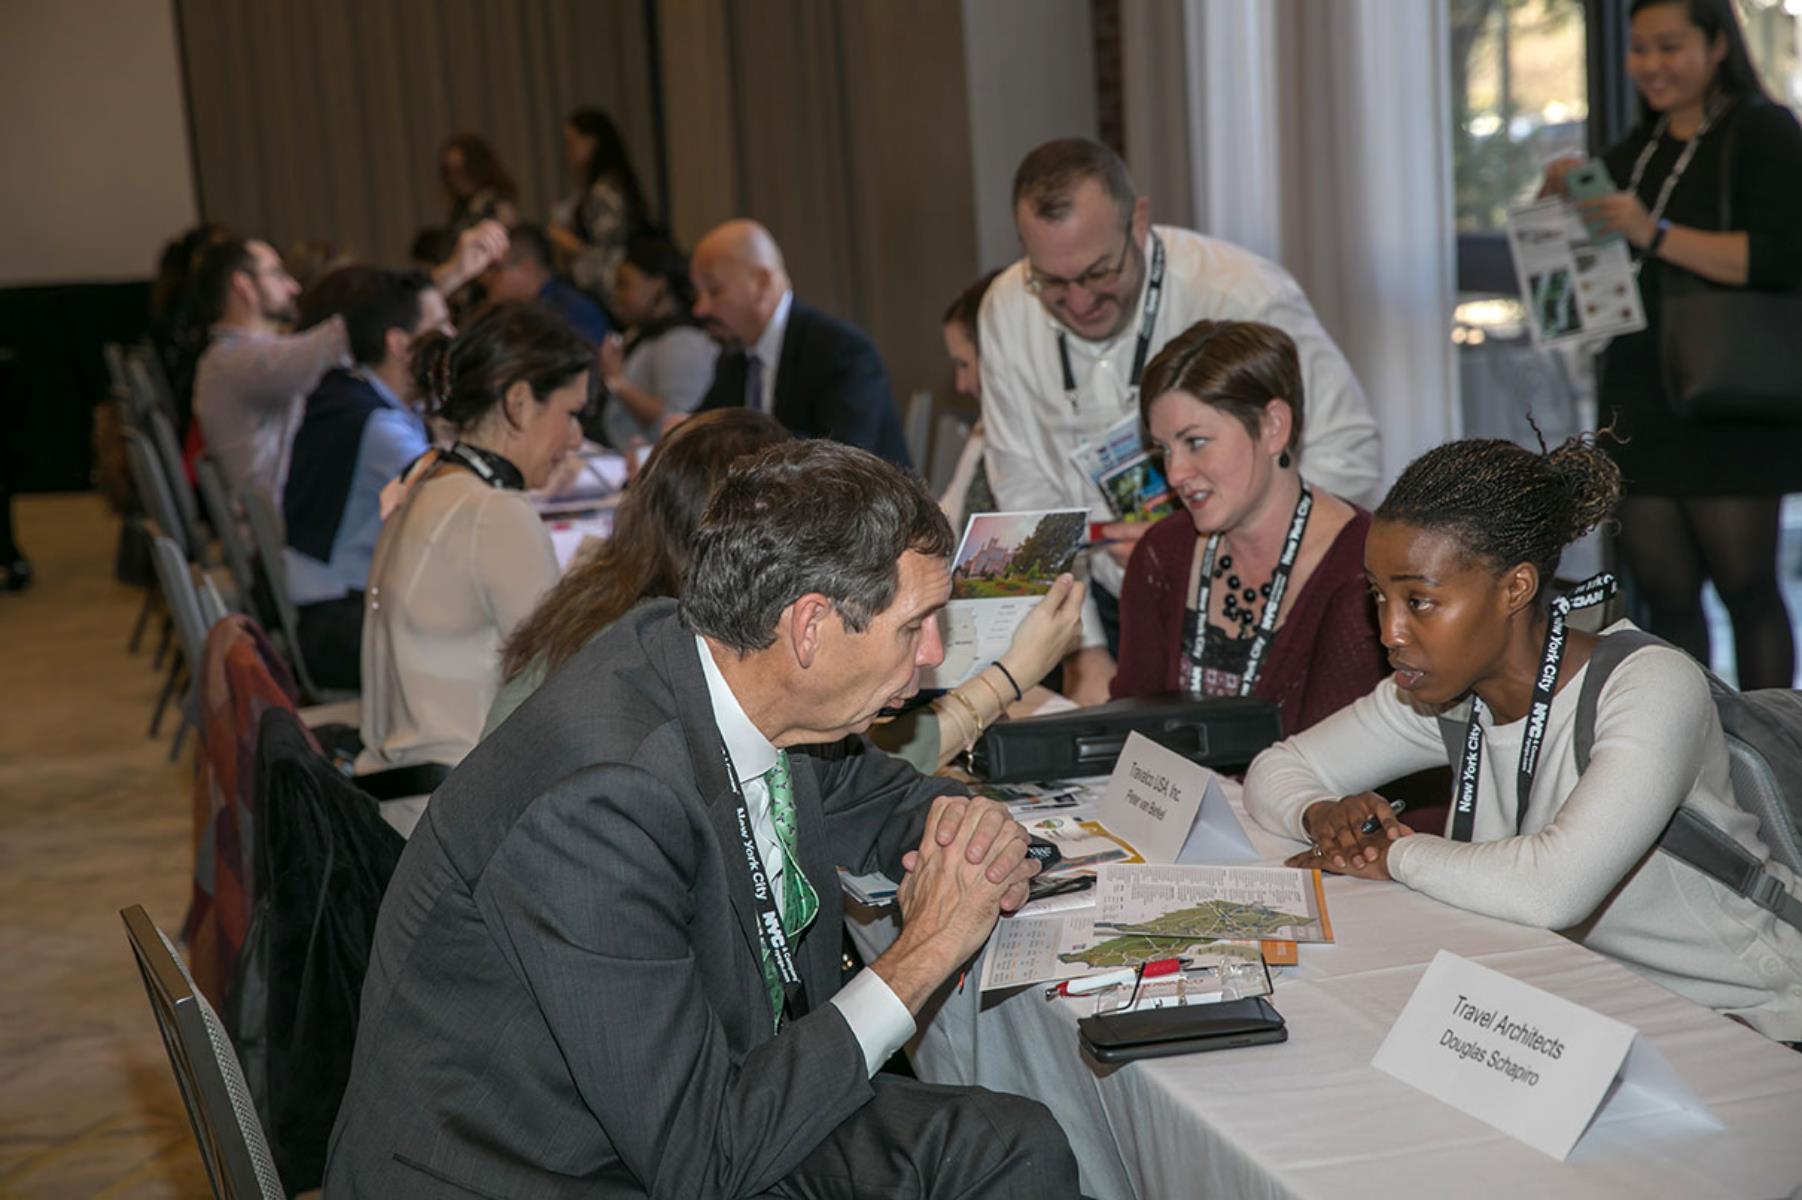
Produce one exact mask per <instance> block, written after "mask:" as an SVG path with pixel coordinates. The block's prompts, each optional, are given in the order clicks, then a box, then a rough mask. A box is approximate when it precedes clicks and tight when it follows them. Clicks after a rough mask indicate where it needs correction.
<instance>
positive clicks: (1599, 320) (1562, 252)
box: [1508, 199, 1646, 349]
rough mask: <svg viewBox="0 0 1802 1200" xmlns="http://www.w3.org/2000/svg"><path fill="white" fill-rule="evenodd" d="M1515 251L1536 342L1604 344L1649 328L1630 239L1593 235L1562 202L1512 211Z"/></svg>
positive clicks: (1510, 241)
mask: <svg viewBox="0 0 1802 1200" xmlns="http://www.w3.org/2000/svg"><path fill="white" fill-rule="evenodd" d="M1508 248H1509V250H1510V251H1512V253H1513V258H1514V273H1515V275H1516V277H1517V278H1518V279H1519V282H1520V294H1521V300H1522V302H1523V303H1524V304H1525V305H1526V309H1527V326H1528V328H1529V329H1531V330H1532V333H1533V344H1534V345H1535V346H1537V347H1539V348H1541V349H1545V348H1547V347H1550V346H1559V345H1563V344H1565V343H1569V342H1589V341H1600V340H1605V339H1607V338H1611V337H1614V336H1615V335H1617V334H1622V333H1632V332H1633V331H1635V330H1638V329H1644V328H1645V327H1646V314H1645V309H1644V307H1643V306H1642V305H1641V303H1640V298H1639V277H1638V275H1636V274H1635V273H1634V270H1633V258H1632V256H1631V255H1630V254H1629V253H1628V252H1627V243H1626V240H1625V239H1624V238H1619V237H1607V238H1603V239H1600V240H1596V239H1593V238H1591V237H1590V235H1589V230H1588V229H1587V228H1586V227H1585V226H1584V224H1583V220H1582V218H1581V217H1579V216H1578V215H1577V210H1576V209H1575V208H1573V207H1572V206H1571V205H1569V204H1567V203H1565V202H1564V201H1563V200H1556V199H1554V200H1543V201H1540V202H1538V203H1536V204H1528V205H1523V206H1521V207H1518V208H1513V209H1510V210H1509V211H1508Z"/></svg>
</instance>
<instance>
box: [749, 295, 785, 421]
mask: <svg viewBox="0 0 1802 1200" xmlns="http://www.w3.org/2000/svg"><path fill="white" fill-rule="evenodd" d="M794 305H795V293H794V289H793V288H790V289H789V290H788V291H786V292H783V293H782V299H780V300H778V301H776V311H775V312H773V313H771V314H770V323H769V324H768V325H765V326H764V327H763V332H762V333H760V334H758V335H757V340H756V341H755V342H753V343H752V344H751V345H750V346H747V347H746V348H745V349H746V352H747V353H749V354H755V355H756V356H757V361H758V363H759V364H761V365H760V367H759V369H760V370H761V371H762V378H763V383H762V387H763V395H762V396H761V397H759V399H760V400H761V401H762V402H761V403H760V404H759V405H758V407H757V411H759V412H763V413H769V414H770V415H772V416H774V415H775V412H776V366H777V364H778V363H780V362H781V361H782V339H783V338H784V337H786V336H787V335H788V310H789V309H791V308H793V307H794Z"/></svg>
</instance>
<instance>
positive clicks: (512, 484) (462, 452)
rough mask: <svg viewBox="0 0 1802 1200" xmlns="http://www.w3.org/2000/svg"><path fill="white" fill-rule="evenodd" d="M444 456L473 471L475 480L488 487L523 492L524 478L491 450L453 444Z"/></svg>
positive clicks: (517, 470)
mask: <svg viewBox="0 0 1802 1200" xmlns="http://www.w3.org/2000/svg"><path fill="white" fill-rule="evenodd" d="M444 454H445V457H446V458H454V459H456V460H457V461H458V462H460V463H462V464H463V465H464V466H466V467H468V468H469V469H470V470H471V471H474V472H475V475H476V478H477V479H480V480H481V481H482V482H483V483H485V484H487V485H488V486H489V487H496V488H511V489H513V490H514V491H516V492H519V491H524V490H525V486H526V477H525V476H524V475H522V474H521V473H520V470H519V468H518V467H516V466H514V465H513V464H512V463H511V462H509V461H507V459H506V458H505V457H503V456H502V455H499V454H496V453H495V452H494V451H492V450H483V449H481V448H480V447H479V446H471V445H468V444H466V443H464V442H454V443H452V445H451V448H450V449H449V450H446V451H445V452H444Z"/></svg>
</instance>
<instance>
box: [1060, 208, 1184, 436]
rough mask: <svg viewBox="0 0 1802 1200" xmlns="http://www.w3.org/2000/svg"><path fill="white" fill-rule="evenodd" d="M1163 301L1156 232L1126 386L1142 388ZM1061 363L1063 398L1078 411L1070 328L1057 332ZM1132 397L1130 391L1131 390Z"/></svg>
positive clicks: (1160, 254)
mask: <svg viewBox="0 0 1802 1200" xmlns="http://www.w3.org/2000/svg"><path fill="white" fill-rule="evenodd" d="M1163 302H1164V239H1163V238H1160V237H1159V236H1158V235H1157V234H1155V233H1154V234H1152V235H1151V276H1150V278H1149V279H1147V280H1146V283H1145V312H1144V315H1143V316H1141V317H1140V318H1139V341H1138V344H1137V345H1136V346H1134V348H1133V370H1132V377H1131V378H1130V379H1128V380H1127V386H1128V388H1130V389H1131V390H1132V391H1137V390H1138V387H1139V376H1141V375H1143V374H1144V373H1145V360H1146V358H1147V357H1148V356H1149V355H1150V354H1151V335H1152V331H1153V328H1154V327H1155V326H1156V325H1157V322H1158V307H1159V306H1160V305H1161V304H1163ZM1057 358H1058V365H1059V366H1061V367H1063V369H1064V398H1065V399H1067V400H1069V401H1070V411H1071V412H1075V411H1076V372H1075V371H1073V370H1071V369H1070V334H1069V332H1068V331H1066V330H1063V329H1059V330H1058V331H1057ZM1129 396H1130V392H1129Z"/></svg>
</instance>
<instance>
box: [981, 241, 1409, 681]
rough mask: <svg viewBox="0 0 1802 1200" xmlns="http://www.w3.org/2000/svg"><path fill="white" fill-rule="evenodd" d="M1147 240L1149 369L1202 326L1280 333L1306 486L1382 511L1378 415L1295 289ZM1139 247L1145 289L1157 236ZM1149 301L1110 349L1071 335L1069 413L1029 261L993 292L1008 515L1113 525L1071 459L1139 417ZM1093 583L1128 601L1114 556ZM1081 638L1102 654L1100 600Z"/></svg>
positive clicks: (1182, 247)
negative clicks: (1151, 319) (1296, 362)
mask: <svg viewBox="0 0 1802 1200" xmlns="http://www.w3.org/2000/svg"><path fill="white" fill-rule="evenodd" d="M1152 232H1153V233H1154V234H1155V235H1156V236H1157V237H1159V238H1160V239H1162V241H1163V243H1164V252H1165V268H1164V292H1163V299H1162V301H1161V303H1160V305H1159V308H1158V314H1157V321H1156V323H1155V324H1154V325H1153V327H1152V335H1151V343H1150V345H1149V347H1148V348H1147V351H1146V361H1147V362H1148V363H1149V362H1150V360H1151V357H1152V356H1153V355H1155V354H1156V353H1157V352H1158V351H1159V350H1161V349H1163V347H1164V345H1165V344H1166V343H1167V342H1169V341H1170V340H1171V339H1172V338H1175V337H1176V336H1177V335H1178V334H1180V333H1182V332H1183V331H1185V330H1187V329H1188V328H1189V327H1190V326H1191V325H1193V324H1195V323H1196V322H1197V321H1202V320H1209V319H1213V320H1235V321H1262V322H1264V323H1266V324H1269V325H1274V326H1276V327H1277V328H1278V329H1281V330H1282V331H1283V332H1285V333H1287V334H1288V335H1289V336H1290V337H1291V338H1293V339H1294V340H1295V348H1296V351H1297V353H1298V354H1299V356H1300V358H1301V374H1302V383H1303V393H1304V394H1303V397H1302V433H1301V445H1300V451H1301V453H1300V461H1301V472H1302V475H1303V476H1305V477H1306V478H1307V479H1308V481H1309V482H1311V483H1313V484H1315V485H1316V486H1318V487H1322V488H1325V489H1326V490H1327V491H1329V492H1332V493H1333V494H1335V495H1337V496H1342V497H1344V498H1345V499H1347V500H1351V501H1353V502H1354V503H1358V504H1363V505H1366V506H1369V505H1372V504H1374V503H1375V501H1376V499H1377V495H1376V490H1377V485H1378V483H1379V471H1380V468H1381V445H1380V443H1379V440H1378V435H1377V423H1376V418H1375V417H1374V416H1373V415H1372V414H1371V411H1370V403H1369V401H1368V400H1366V399H1365V397H1364V392H1363V390H1362V389H1361V388H1359V386H1358V381H1357V380H1356V379H1355V378H1353V376H1352V371H1351V366H1350V364H1349V363H1347V362H1346V361H1345V356H1344V355H1343V354H1341V353H1340V352H1339V347H1338V346H1336V345H1334V344H1333V340H1332V339H1331V338H1330V337H1328V336H1327V333H1326V330H1324V329H1322V328H1321V327H1320V321H1319V319H1318V318H1316V317H1315V315H1314V310H1313V308H1312V306H1310V305H1309V303H1308V298H1307V296H1305V295H1303V294H1302V290H1301V288H1300V287H1299V286H1298V285H1297V284H1296V282H1295V280H1294V279H1292V278H1290V276H1289V273H1288V272H1287V271H1284V270H1283V269H1282V268H1281V267H1279V266H1277V265H1276V264H1275V263H1272V262H1268V261H1266V260H1265V259H1262V258H1259V257H1258V256H1257V255H1255V254H1253V253H1251V252H1250V251H1248V250H1243V249H1241V248H1239V247H1238V246H1235V245H1233V244H1231V243H1230V242H1222V241H1218V240H1216V239H1214V238H1209V237H1203V236H1202V235H1201V234H1199V233H1194V232H1192V231H1190V230H1187V229H1177V228H1174V227H1172V226H1168V225H1158V226H1155V227H1154V228H1153V230H1152ZM1144 249H1145V261H1146V277H1147V279H1148V280H1149V278H1150V263H1151V248H1150V241H1149V239H1147V242H1146V245H1145V247H1144ZM1148 290H1149V289H1148V288H1145V287H1141V288H1140V289H1139V299H1138V302H1137V303H1136V304H1135V305H1134V306H1133V313H1132V319H1131V320H1129V321H1127V322H1126V324H1125V326H1124V327H1122V329H1121V331H1120V332H1119V333H1118V334H1116V335H1115V336H1114V337H1113V338H1111V339H1109V340H1107V341H1104V342H1091V341H1086V340H1084V339H1083V338H1080V337H1078V336H1077V335H1076V334H1074V333H1069V334H1068V344H1069V347H1070V368H1071V373H1072V374H1073V375H1074V376H1075V379H1076V404H1075V407H1074V408H1072V406H1071V403H1070V399H1069V397H1068V396H1066V395H1065V393H1064V378H1063V368H1062V366H1061V364H1060V360H1059V357H1058V350H1057V339H1058V334H1059V332H1060V331H1064V327H1063V326H1062V325H1060V324H1058V322H1057V320H1056V319H1055V318H1054V317H1052V315H1051V313H1050V311H1049V310H1047V309H1046V308H1045V306H1044V305H1043V304H1042V303H1040V302H1039V298H1038V297H1037V296H1035V295H1033V294H1032V292H1031V291H1030V290H1028V289H1027V287H1026V260H1025V259H1021V260H1020V261H1019V262H1017V263H1015V264H1014V265H1012V266H1010V267H1007V268H1005V269H1004V270H1003V271H1002V272H1001V274H1000V275H999V276H997V277H996V279H995V282H994V283H993V284H992V285H991V286H990V287H989V291H988V295H987V296H985V297H984V298H983V302H982V314H981V317H980V319H979V323H980V326H981V337H980V345H981V346H982V420H983V428H984V431H985V433H986V435H987V437H988V447H987V451H986V461H987V463H988V471H989V485H990V487H991V488H993V490H994V493H995V501H996V503H997V504H998V505H1000V507H1001V508H1003V509H1006V510H1008V511H1016V510H1034V509H1046V508H1086V509H1088V510H1089V511H1090V514H1091V516H1092V517H1093V519H1095V520H1097V521H1110V520H1113V519H1114V518H1113V514H1112V511H1111V510H1110V509H1109V508H1108V506H1107V502H1106V501H1105V500H1104V499H1103V497H1102V495H1101V492H1100V490H1099V489H1098V488H1096V487H1095V485H1094V484H1093V483H1091V482H1090V481H1089V480H1088V479H1087V478H1086V477H1085V476H1084V475H1083V473H1082V472H1081V471H1080V470H1078V469H1077V467H1076V466H1075V464H1074V463H1072V462H1071V461H1070V454H1071V452H1072V451H1074V450H1075V449H1076V448H1077V447H1078V446H1081V445H1082V444H1083V443H1085V442H1089V441H1092V440H1094V439H1095V438H1097V437H1099V436H1100V435H1101V434H1102V433H1103V432H1105V431H1106V430H1107V429H1108V428H1109V427H1110V426H1112V425H1114V424H1115V423H1116V422H1118V421H1119V420H1120V419H1121V418H1122V417H1124V416H1126V415H1128V414H1129V413H1135V412H1137V407H1138V391H1137V389H1136V388H1134V387H1133V386H1132V383H1131V378H1132V368H1133V356H1134V353H1135V351H1136V350H1137V347H1138V337H1139V325H1140V321H1141V318H1142V317H1143V315H1144V311H1145V296H1146V293H1147V291H1148ZM1064 332H1067V331H1064ZM1089 574H1090V578H1092V579H1093V580H1094V581H1095V582H1096V583H1098V584H1100V585H1101V586H1102V587H1104V588H1106V589H1107V590H1108V591H1110V592H1112V593H1114V594H1115V595H1116V596H1118V595H1119V594H1120V584H1121V580H1122V578H1123V577H1124V575H1125V571H1124V569H1123V568H1122V567H1121V566H1120V564H1119V563H1117V562H1115V561H1114V560H1113V558H1112V557H1111V556H1110V555H1109V554H1108V553H1107V552H1106V550H1103V549H1097V550H1094V551H1091V552H1090V554H1089ZM1082 640H1083V645H1084V646H1099V645H1101V644H1103V640H1104V639H1103V637H1102V633H1101V621H1100V617H1099V615H1098V614H1097V612H1096V608H1095V602H1094V600H1093V599H1091V600H1089V601H1088V602H1087V603H1086V604H1085V605H1084V609H1083V639H1082Z"/></svg>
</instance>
